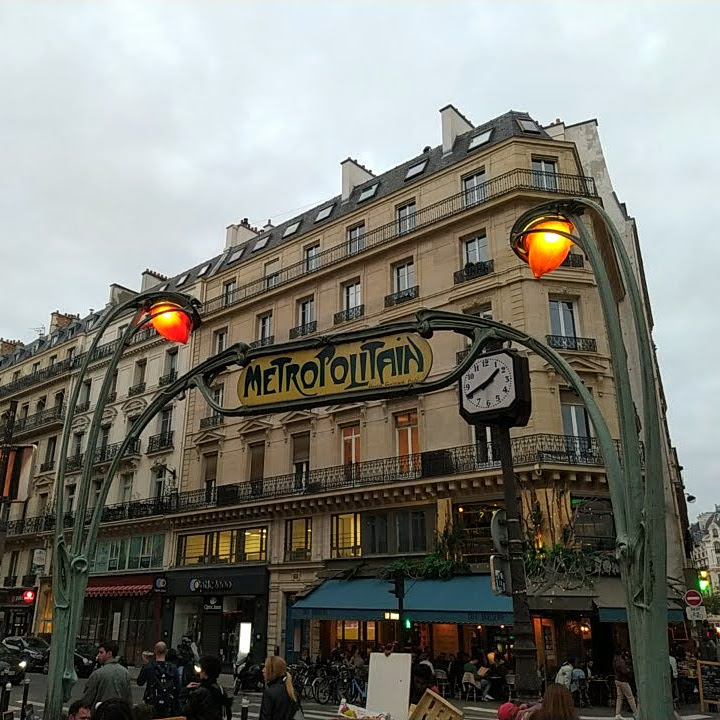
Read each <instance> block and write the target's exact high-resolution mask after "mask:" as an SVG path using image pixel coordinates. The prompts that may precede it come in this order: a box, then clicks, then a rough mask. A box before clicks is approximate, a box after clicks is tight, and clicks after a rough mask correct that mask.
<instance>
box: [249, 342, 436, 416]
mask: <svg viewBox="0 0 720 720" xmlns="http://www.w3.org/2000/svg"><path fill="white" fill-rule="evenodd" d="M432 360H433V358H432V349H431V347H430V345H429V344H428V342H427V341H426V340H425V339H423V338H422V337H420V335H417V334H415V333H407V332H402V333H394V334H392V335H381V336H379V337H377V338H369V339H367V340H351V341H349V342H341V343H338V344H337V345H333V344H331V343H329V344H326V345H323V346H322V347H321V348H319V349H318V348H303V349H299V350H288V351H286V352H280V353H276V354H273V355H265V356H263V357H259V358H255V359H253V360H251V361H250V362H249V364H248V365H247V366H246V367H245V368H243V370H242V372H241V373H240V379H239V380H238V398H239V399H240V402H241V403H242V404H243V405H245V406H256V407H260V406H263V405H269V404H275V403H279V402H287V403H291V402H293V401H297V400H301V399H307V398H317V397H324V398H327V400H328V402H330V401H331V399H332V397H333V396H336V395H345V394H352V393H362V392H364V391H367V390H372V389H377V388H384V387H388V388H389V387H396V386H402V385H408V384H410V383H417V382H422V381H423V380H424V379H425V378H426V377H427V376H428V374H429V373H430V369H431V368H432ZM349 401H350V400H348V402H349Z"/></svg>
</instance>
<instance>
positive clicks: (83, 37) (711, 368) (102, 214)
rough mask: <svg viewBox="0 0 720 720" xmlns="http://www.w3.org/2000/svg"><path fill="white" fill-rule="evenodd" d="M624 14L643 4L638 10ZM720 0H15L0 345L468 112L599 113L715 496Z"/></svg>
mask: <svg viewBox="0 0 720 720" xmlns="http://www.w3.org/2000/svg"><path fill="white" fill-rule="evenodd" d="M630 6H631V7H630ZM718 27H720V3H715V2H704V3H701V4H697V5H695V4H692V3H691V2H686V1H683V2H676V3H672V4H671V3H657V2H656V3H651V4H642V3H640V2H633V3H622V4H621V3H614V2H609V1H607V0H605V1H604V2H602V3H580V2H564V3H556V4H553V3H552V2H542V3H537V2H503V3H499V2H483V1H478V2H474V3H461V2H452V0H445V2H435V3H422V2H418V1H417V0H414V1H413V2H410V0H402V1H400V0H396V2H390V1H389V0H388V1H387V2H385V3H379V2H377V3H376V2H370V1H368V0H365V1H363V2H354V3H345V2H340V1H338V0H335V1H333V2H324V1H322V2H321V1H320V0H318V1H316V2H301V1H299V0H298V1H296V2H289V3H286V4H285V3H274V2H259V1H258V2H255V3H253V2H239V1H238V2H214V3H211V2H201V1H200V0H198V1H197V2H194V3H190V2H177V1H176V2H172V3H170V2H164V3H161V2H148V1H147V0H146V1H143V2H130V1H124V2H121V3H114V4H113V3H109V2H108V3H105V2H92V3H91V2H76V3H71V2H62V1H61V0H52V1H51V2H47V3H45V4H42V3H34V2H29V1H28V0H22V1H19V2H8V1H6V0H0V307H2V311H1V313H0V336H3V337H11V338H18V339H22V340H24V341H26V342H27V341H30V340H32V339H33V338H34V337H35V333H34V332H33V330H32V328H36V327H39V326H41V325H47V323H48V319H49V314H50V312H51V311H52V310H55V309H59V310H61V311H64V312H79V313H81V314H84V313H86V312H87V310H88V309H89V308H91V307H92V308H95V309H98V308H101V307H103V306H104V304H105V303H106V302H107V296H108V286H109V284H110V283H112V282H117V283H120V284H123V285H127V286H129V287H133V288H139V283H140V273H141V272H142V270H143V269H144V268H146V267H150V268H153V269H155V270H158V271H160V272H163V273H166V274H169V275H173V274H176V273H177V272H179V271H181V270H182V269H183V268H186V267H189V266H192V265H194V264H196V263H198V262H200V261H202V260H203V259H205V258H208V257H211V256H213V255H215V254H216V253H218V252H220V251H221V250H222V248H223V244H224V228H225V226H226V225H228V224H229V223H231V222H235V221H237V220H239V219H240V218H243V217H249V218H250V220H251V221H252V222H254V223H256V224H261V223H264V222H265V220H267V218H272V220H273V221H274V222H276V223H277V222H278V221H281V220H284V219H287V218H288V217H289V216H290V215H291V214H293V213H294V212H296V211H298V210H300V209H303V208H305V207H306V206H308V205H311V204H315V203H318V202H321V201H322V200H323V199H326V198H328V197H330V196H333V195H335V194H338V193H339V192H340V161H341V160H342V159H344V158H345V157H347V156H348V155H350V156H353V157H356V158H358V160H359V161H360V162H362V163H364V164H365V165H366V166H367V167H370V168H372V169H373V171H375V172H376V173H377V172H382V171H383V170H386V169H389V168H390V167H393V166H394V165H396V164H398V163H400V162H403V161H405V160H407V159H409V158H411V157H412V156H414V155H417V154H418V153H419V152H421V151H422V148H423V147H424V146H426V145H433V146H435V145H437V144H439V143H440V141H441V136H440V116H439V113H438V110H439V109H440V108H441V107H443V106H444V105H446V104H447V103H453V104H454V105H455V106H456V107H457V108H459V109H460V110H461V111H462V112H463V113H465V115H466V116H467V117H468V118H469V119H470V120H471V121H472V122H473V123H474V124H476V125H478V124H480V123H482V122H484V121H486V120H489V119H491V118H493V117H495V116H497V115H499V114H501V113H503V112H505V111H507V110H509V109H511V108H512V109H515V110H525V111H528V112H529V113H530V114H531V115H532V116H533V117H535V118H536V119H537V120H539V121H540V122H542V123H549V122H552V121H553V120H554V119H555V118H557V117H559V118H562V119H563V120H564V121H565V122H567V123H574V122H578V121H581V120H585V119H588V118H593V117H595V118H597V119H598V121H599V123H600V133H601V137H602V140H603V143H604V149H605V155H606V158H607V161H608V164H609V167H610V172H611V176H612V178H613V182H614V185H615V188H616V190H617V192H618V194H619V197H620V199H621V200H622V201H624V202H626V203H627V206H628V210H629V212H630V213H631V214H632V215H634V216H635V217H636V218H637V221H638V227H639V231H640V238H641V242H642V247H643V251H644V257H645V267H646V271H647V275H648V284H649V288H650V293H651V297H652V303H653V311H654V316H655V340H656V342H657V345H658V348H659V354H660V361H661V366H662V371H663V375H664V381H665V387H666V392H667V396H668V401H669V406H670V423H671V432H672V436H673V441H674V443H675V444H676V445H677V446H678V452H679V456H680V461H681V463H682V464H683V465H684V468H685V470H684V477H685V482H686V484H687V488H688V491H689V492H691V493H693V494H694V495H696V496H697V497H698V502H697V503H696V504H695V505H694V506H691V507H690V512H691V514H692V515H693V516H694V515H695V514H696V513H697V512H698V511H701V510H705V509H711V508H712V506H713V503H715V502H718V503H720V488H718V484H717V480H718V477H719V472H718V471H719V470H720V462H719V461H718V450H717V448H718V437H717V433H718V430H719V429H720V403H719V402H718V387H719V385H720V372H718V369H717V368H716V366H715V363H716V362H717V361H718V346H719V344H720V340H719V339H718V336H717V328H718V321H717V317H718V306H719V305H720V303H718V299H717V289H718V285H719V283H718V280H717V278H718V272H719V267H718V265H719V263H718V260H720V249H719V248H720V242H718V231H717V229H715V228H713V229H712V230H711V228H712V225H711V223H712V222H713V221H714V220H716V206H717V188H716V184H717V183H718V178H719V177H720V174H719V169H720V143H719V142H718V123H719V122H720V102H719V98H718V80H717V78H718V73H719V71H720V60H719V54H718V51H717V34H716V33H717V28H718Z"/></svg>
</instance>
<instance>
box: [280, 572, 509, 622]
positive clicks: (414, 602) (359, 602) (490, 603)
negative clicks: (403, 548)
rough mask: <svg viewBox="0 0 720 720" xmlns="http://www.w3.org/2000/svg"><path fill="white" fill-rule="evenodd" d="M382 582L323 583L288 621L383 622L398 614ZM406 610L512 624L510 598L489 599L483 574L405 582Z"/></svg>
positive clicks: (434, 617) (439, 618)
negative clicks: (390, 614) (385, 615)
mask: <svg viewBox="0 0 720 720" xmlns="http://www.w3.org/2000/svg"><path fill="white" fill-rule="evenodd" d="M391 587H392V586H391V583H389V582H387V581H385V580H375V579H370V578H361V579H357V580H326V581H325V582H324V583H323V584H322V585H321V586H320V587H318V588H316V589H315V590H313V591H312V592H311V593H310V594H309V595H307V596H306V597H304V598H301V599H299V600H298V601H297V602H296V603H295V604H294V605H293V606H292V608H291V614H292V619H293V620H307V619H315V620H322V619H325V620H383V619H384V614H385V613H386V612H395V611H396V610H397V600H396V598H395V596H394V595H392V594H391V593H390V589H391ZM405 612H406V613H407V615H408V616H410V617H411V618H412V620H413V621H416V622H436V623H458V624H464V623H468V624H471V623H486V624H491V625H492V624H495V625H503V624H507V625H510V624H512V618H513V615H512V599H511V598H509V597H506V596H504V595H494V594H493V592H492V589H491V587H490V577H489V576H488V575H461V576H459V577H454V578H452V579H450V580H407V581H406V583H405Z"/></svg>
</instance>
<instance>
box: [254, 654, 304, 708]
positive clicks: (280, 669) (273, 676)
mask: <svg viewBox="0 0 720 720" xmlns="http://www.w3.org/2000/svg"><path fill="white" fill-rule="evenodd" d="M262 672H263V678H264V679H265V689H264V690H263V696H262V702H261V703H260V718H259V720H292V718H293V716H294V715H295V713H296V712H297V710H298V708H299V707H300V705H299V703H298V701H297V697H296V696H295V688H294V687H293V684H292V677H290V674H289V673H288V671H287V663H286V662H285V660H283V659H282V658H281V657H280V656H279V655H271V656H270V657H268V658H266V660H265V665H263V671H262Z"/></svg>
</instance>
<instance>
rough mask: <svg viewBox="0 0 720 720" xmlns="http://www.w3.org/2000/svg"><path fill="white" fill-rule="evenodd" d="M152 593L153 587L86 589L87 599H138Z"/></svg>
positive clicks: (103, 586) (127, 586)
mask: <svg viewBox="0 0 720 720" xmlns="http://www.w3.org/2000/svg"><path fill="white" fill-rule="evenodd" d="M150 592H152V585H95V586H94V587H89V588H86V589H85V597H127V596H133V597H137V596H141V595H147V594H148V593H150Z"/></svg>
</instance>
